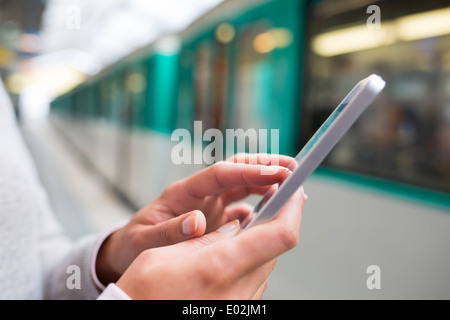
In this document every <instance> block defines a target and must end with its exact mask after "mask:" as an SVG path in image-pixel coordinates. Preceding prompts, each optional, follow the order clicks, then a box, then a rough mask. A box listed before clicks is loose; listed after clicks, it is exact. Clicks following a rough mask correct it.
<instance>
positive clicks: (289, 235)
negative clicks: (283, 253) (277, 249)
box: [278, 225, 299, 250]
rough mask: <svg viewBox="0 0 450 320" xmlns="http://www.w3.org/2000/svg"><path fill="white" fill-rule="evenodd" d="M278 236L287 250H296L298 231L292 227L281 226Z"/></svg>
mask: <svg viewBox="0 0 450 320" xmlns="http://www.w3.org/2000/svg"><path fill="white" fill-rule="evenodd" d="M278 236H279V238H280V240H281V242H282V243H283V246H284V247H285V249H286V250H290V249H292V248H294V247H295V246H296V245H297V243H298V238H299V235H298V231H297V230H295V228H293V227H292V226H290V225H285V226H281V227H280V228H279V231H278Z"/></svg>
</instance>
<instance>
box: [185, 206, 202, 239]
mask: <svg viewBox="0 0 450 320" xmlns="http://www.w3.org/2000/svg"><path fill="white" fill-rule="evenodd" d="M198 215H199V212H197V211H196V212H195V213H193V214H191V215H189V216H188V217H187V218H186V219H184V221H183V224H182V229H183V234H184V235H185V236H191V235H193V234H194V233H195V232H196V231H197V226H198Z"/></svg>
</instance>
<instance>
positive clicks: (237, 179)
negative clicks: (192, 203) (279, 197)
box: [180, 161, 289, 198]
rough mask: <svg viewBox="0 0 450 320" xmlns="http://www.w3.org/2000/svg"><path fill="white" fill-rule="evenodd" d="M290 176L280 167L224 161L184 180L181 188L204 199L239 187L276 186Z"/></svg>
mask: <svg viewBox="0 0 450 320" xmlns="http://www.w3.org/2000/svg"><path fill="white" fill-rule="evenodd" d="M262 173H265V174H262ZM268 173H270V174H268ZM288 174H289V170H287V169H286V168H284V167H279V166H264V165H250V164H239V163H233V162H224V161H222V162H217V163H215V164H214V165H212V166H210V167H208V168H206V169H203V170H201V171H200V172H198V173H196V174H194V175H193V176H191V177H190V178H187V179H185V180H183V181H182V184H181V185H180V187H181V188H182V189H183V190H185V192H187V194H188V195H189V196H191V197H193V198H204V197H206V196H212V195H217V194H220V193H221V192H223V191H225V190H227V189H230V188H233V187H238V186H250V185H254V186H265V185H271V184H275V183H277V182H279V181H282V180H283V179H285V178H286V177H287V175H288Z"/></svg>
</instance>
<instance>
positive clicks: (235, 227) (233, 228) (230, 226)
mask: <svg viewBox="0 0 450 320" xmlns="http://www.w3.org/2000/svg"><path fill="white" fill-rule="evenodd" d="M240 229H241V228H240V224H239V220H238V219H236V220H233V221H231V222H228V223H227V224H224V225H223V226H221V227H220V228H219V229H217V231H219V232H220V233H233V232H236V233H237V231H240Z"/></svg>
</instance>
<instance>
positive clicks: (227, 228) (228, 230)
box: [175, 219, 241, 251]
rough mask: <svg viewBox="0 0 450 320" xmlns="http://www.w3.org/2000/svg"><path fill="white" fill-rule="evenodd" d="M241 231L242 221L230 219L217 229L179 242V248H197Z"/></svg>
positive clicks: (187, 249)
mask: <svg viewBox="0 0 450 320" xmlns="http://www.w3.org/2000/svg"><path fill="white" fill-rule="evenodd" d="M240 231H241V227H240V223H239V220H238V219H235V220H233V221H230V222H228V223H226V224H224V225H223V226H221V227H220V228H219V229H217V230H216V231H213V232H210V233H208V234H205V235H203V236H201V237H198V238H193V239H190V240H188V241H184V242H182V243H179V244H177V245H176V246H175V247H177V249H180V248H182V249H183V250H186V251H189V250H196V249H200V248H202V247H205V246H207V245H210V244H212V243H215V242H218V241H220V240H224V239H228V238H232V237H234V236H235V235H237V234H238V233H239V232H240Z"/></svg>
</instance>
